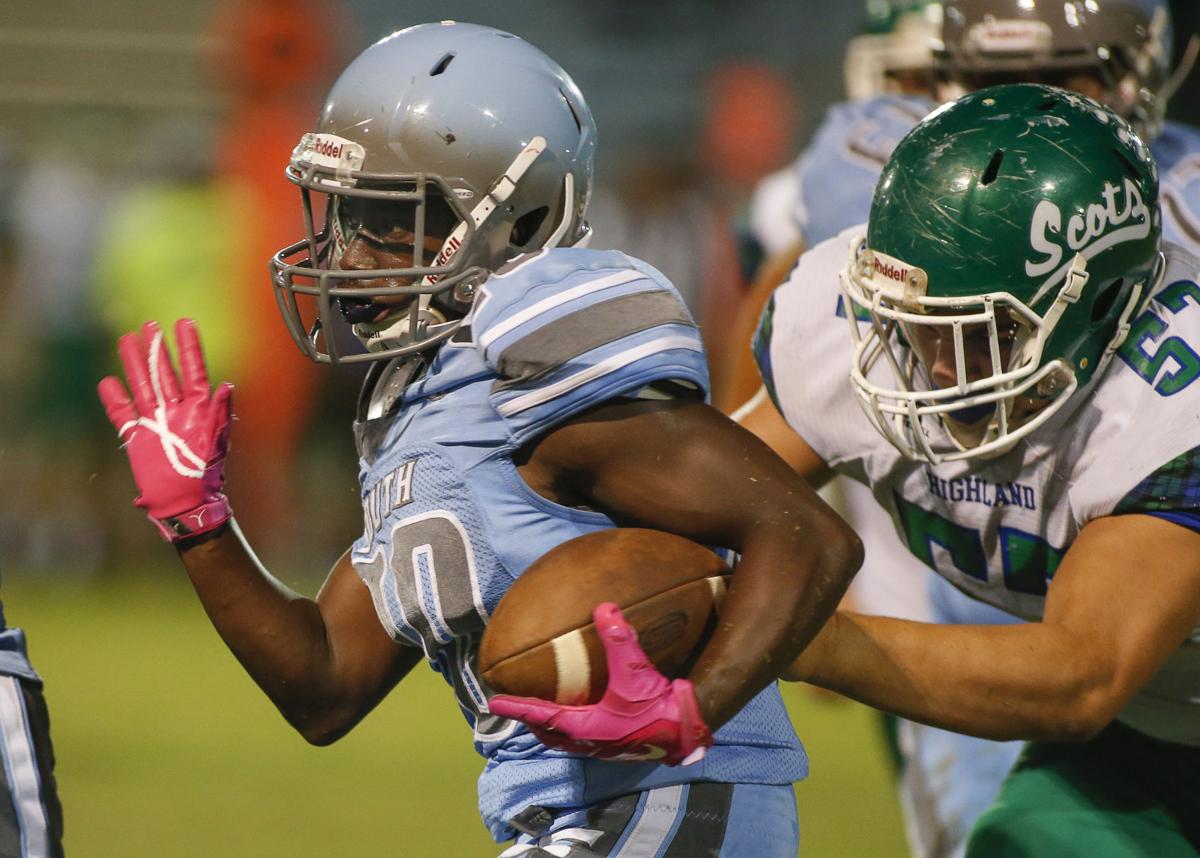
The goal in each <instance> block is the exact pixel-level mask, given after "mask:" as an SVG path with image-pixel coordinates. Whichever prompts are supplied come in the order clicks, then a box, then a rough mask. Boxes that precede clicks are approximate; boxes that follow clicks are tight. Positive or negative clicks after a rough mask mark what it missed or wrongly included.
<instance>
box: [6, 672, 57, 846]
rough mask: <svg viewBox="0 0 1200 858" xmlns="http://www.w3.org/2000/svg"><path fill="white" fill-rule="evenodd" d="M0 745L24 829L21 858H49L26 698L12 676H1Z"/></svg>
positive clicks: (13, 799) (22, 830)
mask: <svg viewBox="0 0 1200 858" xmlns="http://www.w3.org/2000/svg"><path fill="white" fill-rule="evenodd" d="M0 745H2V746H3V747H2V748H0V750H2V752H3V755H4V772H5V774H6V775H7V777H8V786H9V790H10V792H11V793H12V803H13V809H14V810H15V811H16V814H17V824H18V825H19V826H20V828H21V858H47V856H49V854H50V843H49V838H48V835H47V828H48V826H47V821H46V806H45V805H44V804H42V781H41V777H40V776H39V775H38V770H37V757H36V755H35V754H34V750H33V739H32V738H31V736H30V733H29V722H28V719H27V717H26V713H25V698H24V697H23V696H22V695H21V686H20V682H19V681H18V680H17V679H16V678H14V677H11V676H0Z"/></svg>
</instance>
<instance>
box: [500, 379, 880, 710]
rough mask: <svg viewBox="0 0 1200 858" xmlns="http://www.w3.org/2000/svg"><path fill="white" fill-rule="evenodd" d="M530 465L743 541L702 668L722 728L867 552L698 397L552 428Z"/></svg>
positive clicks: (655, 514) (587, 495) (628, 513)
mask: <svg viewBox="0 0 1200 858" xmlns="http://www.w3.org/2000/svg"><path fill="white" fill-rule="evenodd" d="M522 474H523V475H524V476H525V477H526V479H527V481H529V482H531V484H533V485H534V487H535V488H538V489H539V490H540V491H542V492H543V493H544V494H548V496H553V497H557V498H558V499H559V500H561V501H564V502H567V503H573V504H576V505H587V506H590V507H593V508H598V509H601V510H603V511H605V512H606V513H608V514H609V515H611V516H612V517H613V518H614V519H615V520H616V521H617V522H618V523H620V524H622V525H628V526H635V527H648V528H654V529H658V530H666V531H671V532H673V533H677V534H679V535H681V536H686V537H688V538H689V539H692V540H695V541H697V542H700V543H702V544H707V545H720V546H725V547H729V548H733V549H735V550H737V551H738V552H740V554H741V561H740V562H739V564H738V566H737V570H736V572H735V574H734V576H733V585H732V587H731V589H730V592H729V595H728V596H727V597H726V599H725V602H724V603H723V605H722V609H721V619H722V622H721V623H720V626H719V627H718V629H717V631H716V632H715V633H714V635H713V637H712V639H711V641H710V642H709V644H708V646H707V647H706V649H705V651H704V652H703V654H702V655H701V657H700V659H699V660H698V662H697V663H696V666H695V668H694V669H693V671H692V673H691V675H690V677H689V679H690V680H691V681H692V682H693V683H694V686H695V693H696V699H697V700H698V702H699V706H700V712H701V714H702V716H703V718H704V721H705V722H706V723H707V724H708V725H709V726H710V727H711V728H712V729H713V730H715V729H716V728H717V727H719V726H720V725H721V724H723V723H724V722H725V721H727V720H728V719H729V718H731V717H732V716H733V715H734V714H735V713H736V712H737V711H738V710H739V709H741V708H742V706H744V705H745V704H746V703H747V702H748V701H749V700H750V699H751V698H752V697H753V696H754V695H755V694H757V693H758V692H759V691H761V690H762V689H763V688H764V687H766V686H767V685H768V684H770V683H771V682H773V681H774V680H775V679H776V678H778V676H779V675H780V673H781V672H782V671H783V670H784V668H785V667H786V665H788V664H789V663H790V662H791V661H792V659H794V658H795V656H796V654H797V653H799V652H800V650H801V649H803V648H804V646H805V645H806V644H807V643H808V641H809V640H810V639H811V638H812V637H813V635H815V634H816V632H817V630H818V629H819V628H820V627H821V625H822V624H823V623H824V622H825V620H826V619H827V618H828V617H829V615H830V613H831V612H832V611H833V609H834V607H835V606H836V605H837V603H838V600H839V599H840V598H841V595H842V593H843V591H844V590H845V588H846V586H847V585H848V584H849V582H850V579H851V577H852V576H853V574H854V572H855V571H856V570H857V569H858V566H859V564H860V562H861V560H862V547H861V544H860V543H859V541H858V538H857V536H856V535H855V534H854V532H853V531H852V530H850V528H849V527H848V526H847V525H846V524H845V523H844V522H843V521H842V520H841V519H840V518H839V517H838V516H837V514H836V513H834V512H833V510H831V509H830V508H829V507H828V506H826V505H825V503H824V502H823V501H821V499H820V498H818V497H817V495H816V494H815V493H814V492H813V491H812V489H811V488H810V487H809V486H808V484H807V483H806V482H805V481H804V480H803V479H802V478H801V477H800V476H798V475H797V474H796V473H795V472H794V471H793V470H792V469H791V468H789V467H788V466H787V464H786V463H784V462H783V461H781V460H780V459H779V458H778V457H777V456H775V455H774V454H773V453H772V452H771V451H770V450H769V449H768V448H767V447H766V446H765V445H764V444H762V442H760V441H759V440H758V439H757V438H755V437H754V436H753V435H751V434H750V433H748V432H746V431H744V430H743V429H741V428H740V427H738V426H737V425H736V424H735V423H733V422H731V421H730V420H729V419H728V418H726V417H724V416H723V415H721V414H720V413H719V412H717V411H716V410H715V409H713V408H711V407H709V406H708V405H705V404H703V403H701V402H696V401H680V400H675V401H668V402H662V401H659V402H648V401H616V402H611V403H608V404H606V405H603V406H601V407H599V408H596V409H593V410H592V411H590V412H587V413H585V414H584V415H583V416H581V417H578V418H576V419H574V420H572V421H570V422H568V423H566V424H564V425H563V426H561V427H559V428H557V429H555V430H554V431H552V432H551V433H549V434H548V435H546V436H545V437H543V438H542V439H541V440H540V441H539V442H537V443H536V446H535V447H534V448H533V449H532V451H531V453H530V457H529V460H528V462H526V463H525V464H524V465H523V466H522Z"/></svg>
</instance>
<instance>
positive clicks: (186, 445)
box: [98, 319, 233, 542]
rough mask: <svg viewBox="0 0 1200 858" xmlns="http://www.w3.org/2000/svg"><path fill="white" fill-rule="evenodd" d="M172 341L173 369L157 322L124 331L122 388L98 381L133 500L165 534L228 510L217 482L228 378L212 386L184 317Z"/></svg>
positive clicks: (225, 442) (211, 523)
mask: <svg viewBox="0 0 1200 858" xmlns="http://www.w3.org/2000/svg"><path fill="white" fill-rule="evenodd" d="M175 342H176V344H177V346H178V348H179V370H180V375H178V376H177V375H176V374H175V368H174V366H173V365H172V364H171V356H170V354H169V353H168V352H167V348H166V345H165V344H164V343H163V333H162V330H161V329H160V328H159V327H158V324H157V323H155V322H147V323H146V324H145V325H143V326H142V331H141V334H140V335H138V334H136V333H129V334H125V335H124V336H123V337H121V338H120V340H118V341H117V351H118V353H119V355H120V357H121V365H122V366H123V367H124V369H125V378H126V380H127V381H128V383H129V393H126V390H125V385H124V384H122V383H121V380H120V379H119V378H117V377H116V376H111V375H110V376H108V377H107V378H105V379H103V380H102V381H101V382H100V385H99V388H98V390H99V393H100V401H101V402H102V403H103V404H104V410H105V412H106V413H107V414H108V419H109V420H110V421H111V422H112V424H113V428H114V429H116V430H117V437H118V438H120V439H121V442H122V446H123V447H124V449H125V453H126V455H127V456H128V457H129V467H130V469H131V470H132V471H133V479H134V482H135V483H136V484H137V487H138V490H139V492H140V494H139V495H138V497H137V499H136V500H134V504H135V505H136V506H138V507H141V508H142V509H144V510H145V511H146V514H147V516H148V517H149V518H150V521H151V522H153V523H154V526H155V527H157V528H158V531H159V533H160V534H162V537H163V538H164V539H166V540H168V541H169V542H175V541H178V540H180V539H183V538H184V537H187V536H196V535H198V534H202V533H207V532H209V531H211V530H215V529H216V528H217V527H220V526H221V525H222V524H224V523H225V522H226V521H228V520H229V517H230V514H231V513H230V510H229V501H228V500H227V499H226V498H225V495H224V494H223V493H222V491H221V490H222V488H223V487H224V485H225V452H226V449H227V448H228V446H229V420H230V415H231V410H230V409H231V398H230V397H231V396H232V394H233V385H231V384H229V383H224V384H221V385H219V386H218V387H217V389H216V391H213V390H212V388H211V386H210V385H209V381H208V371H207V370H206V369H205V366H204V352H203V351H202V350H201V348H200V336H199V333H198V332H197V330H196V323H195V322H193V321H192V320H191V319H180V320H179V321H178V322H176V323H175ZM130 394H132V398H131V396H130Z"/></svg>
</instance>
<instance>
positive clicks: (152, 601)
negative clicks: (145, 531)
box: [4, 557, 905, 858]
mask: <svg viewBox="0 0 1200 858" xmlns="http://www.w3.org/2000/svg"><path fill="white" fill-rule="evenodd" d="M167 559H168V560H169V559H170V558H169V557H168V558H167ZM167 573H171V574H170V577H167ZM4 603H5V608H6V612H7V614H8V617H9V621H10V622H11V623H12V624H13V625H18V626H22V627H23V628H25V630H26V632H27V634H28V636H29V643H30V654H31V657H32V659H33V661H34V664H35V665H36V666H37V668H38V670H39V671H40V672H41V673H42V675H43V677H44V678H45V679H46V696H47V699H48V700H49V704H50V712H51V720H52V725H53V726H52V729H53V736H54V742H55V749H56V752H57V755H58V778H59V785H60V792H61V794H62V799H63V803H64V806H65V812H66V828H67V840H66V846H67V852H68V854H69V855H71V856H72V858H118V856H119V858H141V856H154V858H192V856H195V858H201V856H203V858H212V856H221V858H275V856H287V858H310V856H312V858H315V856H373V855H381V856H382V855H391V856H401V858H444V856H452V858H476V856H479V858H484V856H495V855H496V854H498V853H499V851H500V848H499V847H497V846H495V845H494V844H492V842H491V839H490V837H488V835H487V834H486V833H485V831H484V829H483V826H482V823H480V821H479V818H478V816H477V814H476V812H475V778H476V776H477V774H478V771H479V767H480V762H479V760H478V758H477V757H476V756H475V754H474V752H473V751H472V750H471V747H470V732H469V730H468V728H467V726H466V724H465V722H464V721H463V719H462V717H461V716H460V714H459V712H458V710H457V708H456V707H455V706H454V704H453V702H452V699H451V696H450V693H449V690H448V689H447V688H446V687H445V686H444V685H443V684H442V681H441V679H440V678H438V677H437V676H436V675H434V674H433V673H432V671H428V670H419V671H417V672H415V673H414V674H413V675H412V676H410V677H409V678H408V679H406V680H405V681H404V683H402V684H401V686H400V687H399V688H398V689H397V690H396V691H395V692H393V694H392V696H391V698H390V699H388V700H387V701H386V702H385V703H384V705H383V706H381V707H380V708H379V709H378V710H377V711H376V712H374V713H373V714H372V715H371V716H370V717H368V718H367V720H366V721H365V722H364V723H363V724H361V725H360V726H359V727H358V728H357V729H356V730H355V731H354V732H353V733H351V735H349V736H348V737H347V738H345V739H343V740H342V741H341V742H339V743H337V744H336V745H334V746H332V747H329V748H320V749H318V748H312V747H309V746H308V745H306V744H305V743H304V742H303V741H302V740H301V739H300V738H299V737H298V736H297V735H296V734H294V733H293V732H292V731H291V728H289V727H288V726H287V725H286V724H285V723H284V721H283V719H282V718H281V717H280V716H279V715H278V713H276V712H275V710H274V708H273V707H272V706H271V705H270V704H269V703H268V702H267V699H266V697H265V696H264V695H263V694H262V693H261V692H260V691H259V690H258V688H257V687H255V686H254V684H253V683H252V682H251V681H250V679H249V678H248V677H247V676H246V675H245V674H244V673H243V671H242V669H241V667H240V666H239V665H238V664H237V663H236V662H235V661H234V659H233V657H232V656H231V655H230V654H229V652H228V651H227V650H226V649H225V648H224V645H223V644H222V643H221V641H220V639H219V638H218V637H217V635H216V633H215V632H214V631H213V630H212V628H211V627H210V626H209V624H208V620H207V618H206V617H205V616H204V614H203V612H202V610H201V609H200V606H199V602H198V601H197V600H196V599H195V597H194V596H193V595H192V593H191V591H190V590H189V589H188V588H187V586H186V584H185V583H183V580H182V571H181V570H177V569H174V568H170V567H169V568H168V569H166V570H160V572H159V573H158V574H157V575H147V576H146V577H145V578H144V579H142V580H140V581H138V582H134V583H122V584H115V585H107V586H104V587H98V586H89V587H79V586H56V587H51V586H48V585H47V586H43V585H37V584H34V583H29V582H26V581H23V580H22V581H10V580H8V579H6V580H5V584H4ZM788 698H789V705H790V706H791V709H792V712H793V714H794V719H795V724H796V726H797V730H798V731H799V733H800V735H801V737H802V738H803V739H804V741H805V743H806V745H807V746H808V749H809V753H810V755H811V757H812V776H811V777H810V778H809V780H808V781H806V782H804V783H802V784H800V785H799V786H798V787H797V797H798V802H799V809H800V820H801V822H800V825H801V837H802V841H803V848H802V854H803V855H805V856H832V858H859V856H866V857H868V858H893V856H895V858H899V856H903V855H904V854H905V850H904V845H903V837H902V834H901V830H900V822H899V817H898V812H897V809H896V803H895V800H894V798H893V789H892V783H891V780H890V777H889V775H888V773H887V770H886V763H885V756H884V751H883V745H882V741H881V739H880V738H879V736H878V734H877V732H876V730H875V721H874V719H873V717H872V714H871V713H870V712H869V711H868V710H865V709H863V708H862V707H859V706H856V705H852V704H848V703H832V702H826V701H819V700H813V699H810V698H809V696H808V695H807V694H805V693H803V692H800V691H797V690H796V689H789V694H788ZM747 855H748V856H752V853H747Z"/></svg>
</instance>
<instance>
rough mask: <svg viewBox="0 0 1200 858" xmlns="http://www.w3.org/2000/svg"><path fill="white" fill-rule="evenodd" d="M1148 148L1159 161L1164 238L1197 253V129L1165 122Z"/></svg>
mask: <svg viewBox="0 0 1200 858" xmlns="http://www.w3.org/2000/svg"><path fill="white" fill-rule="evenodd" d="M1150 151H1151V153H1152V154H1153V155H1154V160H1155V162H1156V163H1157V164H1158V174H1159V176H1158V180H1159V193H1158V197H1159V203H1160V204H1161V206H1162V215H1163V238H1165V239H1166V240H1167V241H1171V242H1174V243H1175V244H1180V245H1183V247H1185V248H1186V249H1187V250H1189V251H1191V252H1192V253H1195V254H1200V130H1198V129H1195V128H1192V127H1190V126H1187V125H1181V124H1180V123H1178V122H1168V123H1166V125H1165V126H1164V127H1163V132H1162V134H1160V135H1159V136H1158V137H1157V138H1156V139H1155V141H1154V142H1153V143H1152V144H1151V145H1150Z"/></svg>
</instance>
